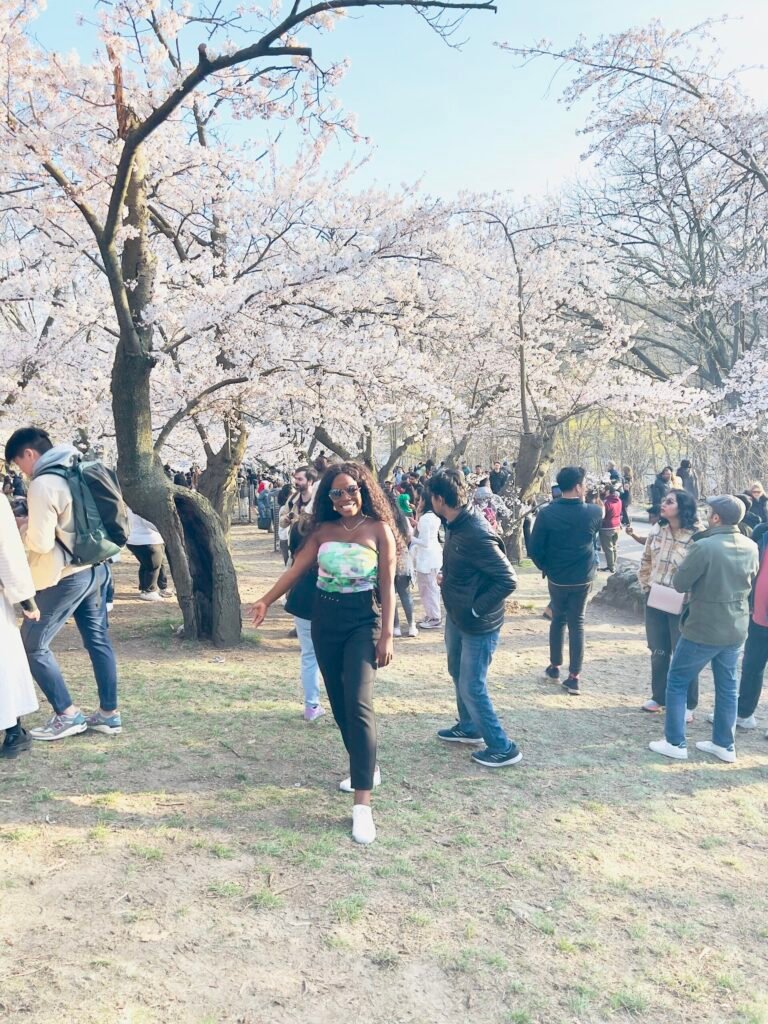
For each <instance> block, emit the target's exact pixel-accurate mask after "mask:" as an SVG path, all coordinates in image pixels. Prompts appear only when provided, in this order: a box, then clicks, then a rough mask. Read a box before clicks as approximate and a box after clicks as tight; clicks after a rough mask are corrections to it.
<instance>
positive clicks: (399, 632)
mask: <svg viewBox="0 0 768 1024" xmlns="http://www.w3.org/2000/svg"><path fill="white" fill-rule="evenodd" d="M402 635H403V633H402V630H401V629H400V627H399V626H395V628H394V629H393V630H392V636H402Z"/></svg>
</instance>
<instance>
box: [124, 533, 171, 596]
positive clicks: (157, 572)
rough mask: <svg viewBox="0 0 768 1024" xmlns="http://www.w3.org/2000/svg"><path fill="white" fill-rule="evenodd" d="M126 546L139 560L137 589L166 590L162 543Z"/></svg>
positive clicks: (145, 591)
mask: <svg viewBox="0 0 768 1024" xmlns="http://www.w3.org/2000/svg"><path fill="white" fill-rule="evenodd" d="M126 547H127V548H128V550H129V551H130V552H131V554H132V555H135V557H136V558H137V559H138V561H139V590H140V591H141V592H142V593H149V592H150V591H152V590H157V589H158V587H159V588H160V590H167V588H168V579H167V577H166V575H165V573H164V572H163V553H164V551H165V545H164V544H127V545H126Z"/></svg>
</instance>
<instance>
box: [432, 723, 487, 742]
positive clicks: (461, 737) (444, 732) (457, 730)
mask: <svg viewBox="0 0 768 1024" xmlns="http://www.w3.org/2000/svg"><path fill="white" fill-rule="evenodd" d="M437 738H438V739H439V740H443V741H444V742H445V743H482V742H483V737H482V736H470V734H469V733H468V732H464V730H463V729H462V728H461V727H460V726H459V723H458V722H457V723H456V725H452V726H451V728H450V729H438V730H437Z"/></svg>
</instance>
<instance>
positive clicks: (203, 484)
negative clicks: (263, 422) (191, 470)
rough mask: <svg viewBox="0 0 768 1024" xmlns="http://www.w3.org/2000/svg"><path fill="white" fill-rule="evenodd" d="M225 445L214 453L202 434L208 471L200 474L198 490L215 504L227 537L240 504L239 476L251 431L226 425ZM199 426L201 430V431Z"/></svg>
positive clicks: (236, 424)
mask: <svg viewBox="0 0 768 1024" xmlns="http://www.w3.org/2000/svg"><path fill="white" fill-rule="evenodd" d="M224 427H225V439H224V444H223V445H222V446H221V448H220V449H219V451H214V449H213V448H212V447H211V445H210V443H209V442H208V439H207V435H205V432H204V431H202V432H201V437H202V438H203V444H204V447H205V456H206V462H205V469H204V470H203V472H202V473H201V474H200V481H199V483H198V491H199V492H200V494H202V495H203V496H204V497H205V498H207V499H208V501H209V502H210V503H211V505H213V507H214V509H215V510H216V514H217V515H218V517H219V519H220V520H221V525H222V528H223V530H224V534H225V536H227V537H228V536H229V530H230V527H231V525H232V514H233V512H234V508H235V502H236V501H237V488H238V479H237V474H238V471H239V469H240V467H241V466H242V464H243V458H244V457H245V448H246V445H247V443H248V431H247V430H246V428H245V426H244V425H243V424H242V423H241V422H237V423H235V422H233V421H232V420H228V421H227V422H226V423H225V425H224ZM200 429H201V428H200V427H199V426H198V430H199V431H200Z"/></svg>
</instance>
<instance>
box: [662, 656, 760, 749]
mask: <svg viewBox="0 0 768 1024" xmlns="http://www.w3.org/2000/svg"><path fill="white" fill-rule="evenodd" d="M741 646H742V645H741V644H733V645H732V646H730V647H719V646H713V645H712V644H698V643H694V642H693V641H692V640H686V639H685V637H684V636H681V637H680V639H679V640H678V641H677V647H675V653H674V654H673V655H672V664H671V665H670V666H669V675H668V676H667V715H666V721H665V723H664V735H665V736H666V738H667V742H668V743H673V744H674V745H675V746H676V747H681V746H685V705H686V698H687V696H688V688H689V687H690V685H691V683H692V682H693V680H694V679H695V678H696V676H697V675H698V674H699V672H701V670H702V669H703V668H705V667H706V666H707V665H708V664H709V663H710V662H711V663H712V675H713V676H714V677H715V720H714V723H713V725H712V742H713V743H716V744H717V746H718V747H725V748H726V749H727V750H732V749H733V745H734V730H735V728H736V705H737V703H738V683H737V680H736V664H737V662H738V660H739V651H740V650H741Z"/></svg>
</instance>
